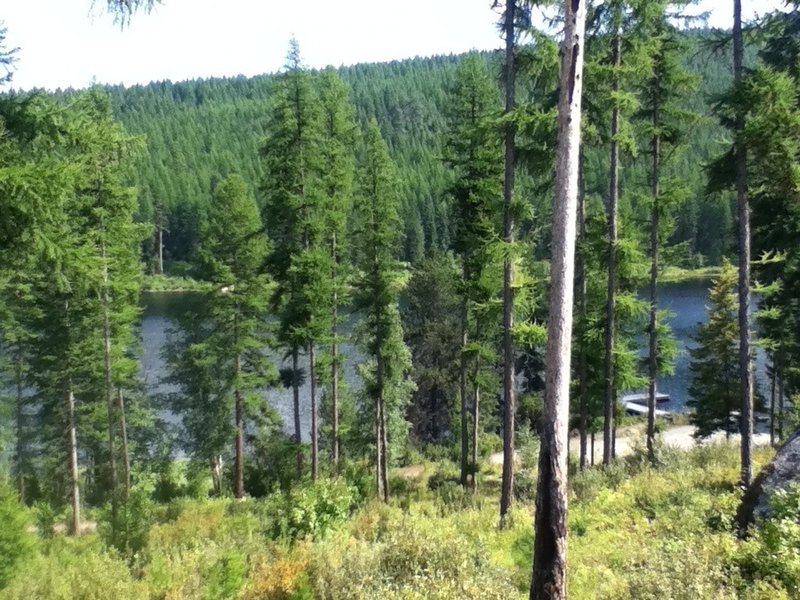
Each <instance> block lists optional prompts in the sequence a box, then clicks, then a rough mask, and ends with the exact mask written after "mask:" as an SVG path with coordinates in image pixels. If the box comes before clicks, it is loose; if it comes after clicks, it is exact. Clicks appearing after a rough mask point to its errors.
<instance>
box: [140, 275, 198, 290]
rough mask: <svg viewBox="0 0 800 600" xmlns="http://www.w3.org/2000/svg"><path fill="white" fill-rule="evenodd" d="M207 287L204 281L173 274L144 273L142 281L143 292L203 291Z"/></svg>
mask: <svg viewBox="0 0 800 600" xmlns="http://www.w3.org/2000/svg"><path fill="white" fill-rule="evenodd" d="M209 288H210V286H209V284H208V282H206V281H199V280H197V279H192V278H191V277H177V276H174V275H145V276H144V280H143V282H142V291H144V292H204V291H207V290H208V289H209Z"/></svg>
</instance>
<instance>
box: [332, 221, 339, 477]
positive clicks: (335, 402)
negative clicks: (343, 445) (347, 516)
mask: <svg viewBox="0 0 800 600" xmlns="http://www.w3.org/2000/svg"><path fill="white" fill-rule="evenodd" d="M336 252H337V250H336V232H334V233H333V235H332V237H331V256H332V258H333V262H332V264H333V267H332V271H333V272H332V273H331V280H332V281H333V321H332V325H331V460H332V462H333V472H334V473H338V472H339V339H338V338H339V331H338V330H339V298H338V292H337V289H336V278H337V254H336Z"/></svg>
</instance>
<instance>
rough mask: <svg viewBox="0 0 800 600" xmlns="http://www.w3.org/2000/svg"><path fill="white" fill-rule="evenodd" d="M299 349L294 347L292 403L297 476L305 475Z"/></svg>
mask: <svg viewBox="0 0 800 600" xmlns="http://www.w3.org/2000/svg"><path fill="white" fill-rule="evenodd" d="M297 355H298V350H297V348H296V347H295V348H292V403H293V408H294V441H295V443H296V444H297V455H296V460H297V477H298V478H302V477H303V447H302V434H301V432H300V386H299V385H298V381H297V379H298V375H297V369H298V368H299V365H298V356H297Z"/></svg>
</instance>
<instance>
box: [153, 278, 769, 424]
mask: <svg viewBox="0 0 800 600" xmlns="http://www.w3.org/2000/svg"><path fill="white" fill-rule="evenodd" d="M708 286H709V282H708V281H707V280H694V281H687V282H682V283H670V284H664V285H662V286H661V287H660V289H659V304H660V306H661V307H662V308H664V309H667V310H669V311H670V312H671V313H672V314H671V316H670V318H669V322H670V325H671V326H672V331H673V335H674V336H675V337H676V339H677V342H678V348H679V354H678V357H677V359H676V364H675V373H674V375H671V376H669V377H662V378H660V379H659V381H658V390H659V391H660V392H663V393H666V394H669V396H670V398H671V400H670V402H669V404H666V405H664V406H663V408H665V409H666V410H671V411H677V412H680V411H684V410H685V409H686V401H687V399H688V386H689V362H690V356H689V352H688V350H689V348H691V347H692V346H693V344H694V342H693V340H692V337H693V335H694V333H695V331H696V330H697V327H698V325H699V324H700V323H703V322H705V320H706V309H705V307H706V304H707V301H708ZM200 301H202V296H201V295H199V294H194V293H147V294H144V295H143V298H142V303H143V308H144V312H143V315H142V346H143V356H142V367H141V372H142V376H143V378H144V382H145V386H146V389H147V391H148V392H149V393H150V394H154V395H155V394H160V393H165V392H169V391H171V388H170V386H169V385H168V384H166V383H164V380H165V378H166V376H167V369H166V364H165V361H164V358H163V356H162V352H163V349H164V346H165V344H166V341H167V338H168V332H169V330H170V329H173V328H175V327H176V324H175V319H176V317H177V316H178V315H180V314H181V313H182V312H184V311H186V310H189V309H190V308H191V307H192V306H193V305H194V304H195V303H197V302H200ZM344 329H345V330H349V327H348V326H347V325H345V327H344ZM342 354H343V356H344V359H345V382H346V383H347V384H348V386H349V387H350V389H352V390H355V389H357V388H358V387H359V385H360V383H359V378H358V376H357V374H356V371H355V369H356V364H357V363H358V361H359V360H360V355H359V354H358V352H357V349H355V348H354V347H353V346H352V344H343V345H342ZM280 358H281V357H280V356H279V355H274V356H273V359H274V360H276V361H278V360H280ZM301 361H302V359H301ZM764 362H765V361H764V357H763V353H760V354H759V356H758V360H757V374H758V376H759V379H760V384H761V387H762V390H763V386H764V383H765V381H766V378H765V377H764V375H763V374H764V370H765V364H764ZM301 364H302V362H301ZM286 366H288V364H287V365H286ZM303 366H304V365H303ZM636 391H644V390H636ZM306 393H307V391H306V390H302V391H301V421H302V428H303V435H304V436H307V435H308V430H309V427H310V420H311V419H310V407H309V406H308V402H307V401H304V399H305V398H307V395H306ZM264 398H265V400H266V401H267V402H269V403H270V404H271V405H272V406H274V407H275V409H276V410H277V411H278V413H279V414H280V415H281V418H282V419H283V422H284V425H285V427H286V428H287V430H288V429H289V427H291V426H292V425H291V424H292V394H291V390H285V389H275V390H269V391H267V392H265V393H264Z"/></svg>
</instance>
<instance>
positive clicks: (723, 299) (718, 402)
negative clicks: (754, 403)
mask: <svg viewBox="0 0 800 600" xmlns="http://www.w3.org/2000/svg"><path fill="white" fill-rule="evenodd" d="M736 315H737V302H736V271H735V270H734V268H733V267H732V266H731V264H730V263H729V262H728V261H727V260H726V261H723V263H722V270H721V272H720V274H719V276H718V277H717V279H715V280H714V283H713V286H712V288H711V290H710V292H709V307H708V321H707V322H706V323H704V324H703V325H701V326H700V329H699V330H698V332H697V336H696V341H697V344H698V346H697V348H695V349H693V350H691V355H692V363H691V367H690V370H691V383H690V385H689V396H690V398H691V399H690V401H689V403H688V404H689V406H692V407H694V413H693V414H692V416H691V420H692V424H693V425H695V427H697V431H696V433H695V435H696V436H698V437H707V436H709V435H711V434H712V433H714V432H715V431H717V430H719V429H724V430H725V431H726V432H727V433H730V432H731V425H732V419H733V415H734V413H736V412H737V411H738V409H739V367H738V358H737V357H738V351H739V340H738V327H737V316H736Z"/></svg>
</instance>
